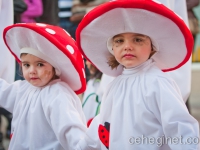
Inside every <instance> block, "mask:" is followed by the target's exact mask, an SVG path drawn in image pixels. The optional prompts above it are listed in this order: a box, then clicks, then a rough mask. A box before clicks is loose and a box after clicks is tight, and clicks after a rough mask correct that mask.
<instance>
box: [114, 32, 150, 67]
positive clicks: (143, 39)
mask: <svg viewBox="0 0 200 150" xmlns="http://www.w3.org/2000/svg"><path fill="white" fill-rule="evenodd" d="M112 48H113V52H114V56H115V59H116V60H117V61H118V62H119V63H120V64H121V65H123V66H124V67H125V68H127V69H129V68H133V67H136V66H138V65H140V64H142V63H144V62H145V61H147V60H148V59H149V56H150V54H151V53H152V52H153V51H152V46H151V40H150V38H149V37H148V36H145V35H142V34H136V33H122V34H118V35H115V36H114V37H113V47H112Z"/></svg>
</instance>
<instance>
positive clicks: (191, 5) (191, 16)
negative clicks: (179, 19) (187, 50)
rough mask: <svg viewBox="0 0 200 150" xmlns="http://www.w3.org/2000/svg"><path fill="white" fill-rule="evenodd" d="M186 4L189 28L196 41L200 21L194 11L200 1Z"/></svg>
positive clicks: (187, 0) (188, 1) (191, 0)
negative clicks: (199, 21)
mask: <svg viewBox="0 0 200 150" xmlns="http://www.w3.org/2000/svg"><path fill="white" fill-rule="evenodd" d="M186 3H187V13H188V21H189V27H190V30H191V32H192V35H193V38H194V41H195V39H196V35H197V34H198V32H199V25H198V19H197V17H196V15H195V13H194V11H193V9H194V7H196V6H198V5H199V0H186ZM193 21H194V22H193ZM193 23H194V24H193ZM195 24H196V26H194V25H195Z"/></svg>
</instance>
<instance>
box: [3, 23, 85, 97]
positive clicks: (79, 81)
mask: <svg viewBox="0 0 200 150" xmlns="http://www.w3.org/2000/svg"><path fill="white" fill-rule="evenodd" d="M3 38H4V41H5V44H6V45H7V47H8V49H9V50H10V52H11V53H12V54H13V55H14V57H15V58H16V60H17V61H18V62H20V54H21V53H30V54H33V55H35V56H37V57H39V58H41V59H44V60H45V61H47V62H48V63H50V64H51V65H52V66H53V67H54V68H55V70H56V75H58V76H59V77H60V79H61V80H62V81H64V82H66V83H67V84H68V85H69V86H70V87H71V88H72V90H74V91H75V92H76V93H77V94H80V93H82V92H84V91H85V89H86V81H85V71H84V62H83V58H82V55H81V53H80V52H79V50H78V47H77V45H76V42H75V41H74V39H73V38H72V37H71V36H70V35H69V34H68V32H66V31H65V30H64V29H62V28H60V27H58V26H52V25H48V24H41V23H22V24H14V25H11V26H8V27H6V28H5V29H4V32H3Z"/></svg>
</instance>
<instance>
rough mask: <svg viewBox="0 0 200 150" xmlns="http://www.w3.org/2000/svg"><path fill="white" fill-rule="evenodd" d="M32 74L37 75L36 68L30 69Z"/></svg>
mask: <svg viewBox="0 0 200 150" xmlns="http://www.w3.org/2000/svg"><path fill="white" fill-rule="evenodd" d="M29 72H30V74H35V73H36V68H35V67H34V66H31V67H30V71H29Z"/></svg>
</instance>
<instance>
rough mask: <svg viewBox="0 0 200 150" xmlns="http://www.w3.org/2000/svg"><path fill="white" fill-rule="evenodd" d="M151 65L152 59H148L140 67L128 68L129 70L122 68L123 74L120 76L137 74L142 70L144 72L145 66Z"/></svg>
mask: <svg viewBox="0 0 200 150" xmlns="http://www.w3.org/2000/svg"><path fill="white" fill-rule="evenodd" d="M152 63H153V60H152V59H148V60H147V61H145V62H144V63H142V64H140V65H138V66H136V67H133V68H129V69H126V68H124V69H123V72H122V75H133V74H137V73H139V72H141V71H142V70H144V69H145V68H146V67H147V66H149V65H150V64H152Z"/></svg>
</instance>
